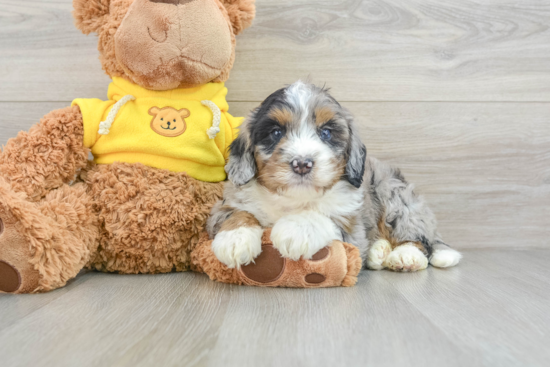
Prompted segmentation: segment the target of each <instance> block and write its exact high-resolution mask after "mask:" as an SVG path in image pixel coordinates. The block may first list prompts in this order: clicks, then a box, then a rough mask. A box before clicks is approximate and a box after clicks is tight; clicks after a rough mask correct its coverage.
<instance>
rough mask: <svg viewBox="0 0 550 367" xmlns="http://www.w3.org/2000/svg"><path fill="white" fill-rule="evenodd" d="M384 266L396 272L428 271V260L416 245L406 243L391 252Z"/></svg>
mask: <svg viewBox="0 0 550 367" xmlns="http://www.w3.org/2000/svg"><path fill="white" fill-rule="evenodd" d="M383 265H384V266H386V267H387V268H389V269H391V270H394V271H401V272H412V271H418V270H424V269H426V268H427V267H428V258H427V257H426V255H424V253H422V251H420V250H419V249H418V248H417V247H416V246H415V245H413V244H409V243H406V244H404V245H401V246H399V247H396V248H395V249H394V250H393V251H392V252H390V254H389V255H388V257H387V258H386V260H385V261H384V264H383Z"/></svg>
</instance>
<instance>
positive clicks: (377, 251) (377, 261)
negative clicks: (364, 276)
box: [367, 239, 391, 270]
mask: <svg viewBox="0 0 550 367" xmlns="http://www.w3.org/2000/svg"><path fill="white" fill-rule="evenodd" d="M390 252H391V244H390V243H389V242H388V241H387V240H384V239H380V240H378V241H376V242H375V243H373V244H372V245H371V247H370V248H369V251H368V253H367V267H368V268H369V269H372V270H382V269H384V267H385V266H384V265H383V264H384V261H385V260H386V258H387V257H388V255H389V254H390Z"/></svg>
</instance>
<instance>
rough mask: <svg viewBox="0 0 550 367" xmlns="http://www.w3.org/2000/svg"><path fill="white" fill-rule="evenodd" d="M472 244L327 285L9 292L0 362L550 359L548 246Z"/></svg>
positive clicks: (186, 278) (100, 285)
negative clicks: (435, 258) (448, 259)
mask: <svg viewBox="0 0 550 367" xmlns="http://www.w3.org/2000/svg"><path fill="white" fill-rule="evenodd" d="M464 254H465V258H464V261H463V262H462V263H461V264H460V265H459V266H458V267H456V268H451V269H447V270H441V269H435V268H431V267H430V268H429V269H428V270H426V271H421V272H418V273H413V274H400V273H393V272H389V271H379V272H376V271H364V272H363V273H362V274H361V275H360V276H359V282H358V284H357V286H355V287H353V288H334V289H317V290H315V289H314V290H293V289H264V288H254V287H244V286H231V285H223V284H219V283H214V282H212V281H210V280H209V279H208V278H207V277H206V276H204V275H200V274H193V273H173V274H164V275H138V276H136V275H116V274H100V273H87V274H83V275H80V276H79V277H78V278H77V280H76V281H75V282H73V284H71V285H70V286H69V287H67V288H65V289H61V290H56V291H54V292H52V293H47V294H40V295H31V296H24V295H23V296H14V295H0V307H1V310H2V311H3V312H2V313H0V324H3V325H7V324H6V321H10V323H9V325H8V326H6V327H3V328H1V329H0V355H1V356H2V365H5V366H29V365H33V366H34V365H36V366H45V367H47V366H74V365H79V366H83V367H86V366H219V365H224V366H228V367H231V366H239V367H247V366H285V367H287V366H316V367H324V366H381V367H385V366H399V365H413V366H416V365H418V366H426V367H432V366H434V367H435V366H450V367H453V366H541V367H542V366H546V365H547V361H548V360H549V358H550V352H549V350H548V348H546V346H547V345H548V342H549V341H550V340H549V337H548V333H547V332H546V331H547V330H548V328H549V327H550V316H549V314H548V312H547V309H548V306H547V305H548V302H549V301H550V293H549V292H548V287H547V284H548V282H550V270H548V269H549V268H548V266H547V264H548V262H549V261H550V251H548V250H526V251H511V250H495V249H490V250H467V251H465V253H464ZM517 269H525V270H526V271H518V270H517ZM36 304H42V307H34V306H33V305H36ZM33 307H34V310H33V311H31V312H29V313H26V314H25V315H24V316H18V312H19V311H18V310H19V309H27V310H30V309H31V308H33Z"/></svg>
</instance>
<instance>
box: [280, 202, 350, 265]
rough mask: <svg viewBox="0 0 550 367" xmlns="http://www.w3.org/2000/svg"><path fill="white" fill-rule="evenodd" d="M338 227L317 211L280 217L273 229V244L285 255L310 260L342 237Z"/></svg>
mask: <svg viewBox="0 0 550 367" xmlns="http://www.w3.org/2000/svg"><path fill="white" fill-rule="evenodd" d="M340 236H341V235H340V232H339V231H338V227H336V225H335V224H334V223H333V222H332V221H331V220H330V219H329V218H327V217H325V216H323V215H321V214H318V213H316V212H305V213H302V214H296V215H288V216H286V217H283V218H281V219H279V221H278V222H277V223H275V226H274V227H273V230H272V231H271V241H272V242H273V246H274V247H275V248H276V249H277V250H279V252H280V253H281V255H283V257H287V258H289V259H292V260H299V259H300V258H301V257H303V258H304V259H306V260H308V259H311V257H312V256H313V255H314V254H316V253H317V252H318V251H319V250H321V249H322V248H323V247H326V246H328V245H329V244H330V243H331V242H332V241H333V240H336V239H338V238H339V237H340Z"/></svg>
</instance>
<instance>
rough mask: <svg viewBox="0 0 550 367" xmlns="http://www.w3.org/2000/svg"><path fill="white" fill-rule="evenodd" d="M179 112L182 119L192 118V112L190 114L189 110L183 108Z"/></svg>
mask: <svg viewBox="0 0 550 367" xmlns="http://www.w3.org/2000/svg"><path fill="white" fill-rule="evenodd" d="M178 112H179V113H180V116H181V118H187V117H189V116H191V112H189V110H188V109H187V108H182V109H181V110H179V111H178Z"/></svg>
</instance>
